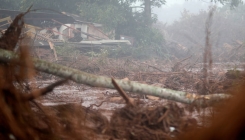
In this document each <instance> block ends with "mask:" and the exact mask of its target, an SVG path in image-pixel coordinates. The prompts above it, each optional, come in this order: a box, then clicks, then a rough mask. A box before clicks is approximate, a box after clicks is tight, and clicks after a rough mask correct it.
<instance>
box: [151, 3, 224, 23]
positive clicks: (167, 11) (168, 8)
mask: <svg viewBox="0 0 245 140" xmlns="http://www.w3.org/2000/svg"><path fill="white" fill-rule="evenodd" d="M210 5H217V6H219V7H221V6H222V5H221V4H218V3H216V4H214V3H212V2H205V1H200V0H189V1H186V0H167V1H166V4H165V5H163V6H162V7H160V8H154V9H153V13H154V14H156V15H157V17H158V20H159V21H161V22H164V23H167V24H168V25H169V24H172V23H173V22H174V21H175V20H178V19H179V18H180V16H181V12H182V11H183V10H184V9H186V10H188V11H189V12H190V13H193V14H196V13H198V12H199V11H200V10H208V7H209V6H210Z"/></svg>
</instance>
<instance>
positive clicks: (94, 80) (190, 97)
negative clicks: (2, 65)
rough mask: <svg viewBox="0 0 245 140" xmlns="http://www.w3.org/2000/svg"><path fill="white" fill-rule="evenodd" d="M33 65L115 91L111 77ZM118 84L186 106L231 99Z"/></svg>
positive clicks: (5, 54)
mask: <svg viewBox="0 0 245 140" xmlns="http://www.w3.org/2000/svg"><path fill="white" fill-rule="evenodd" d="M12 59H18V56H17V55H15V54H14V53H12V52H10V51H6V50H3V49H0V61H1V62H9V61H11V60H12ZM33 63H34V67H35V69H36V70H38V71H41V72H45V73H49V74H52V75H56V76H59V77H62V78H70V79H71V80H72V81H74V82H77V83H81V84H86V85H90V86H96V87H104V88H111V89H114V86H113V84H112V80H111V78H109V77H104V76H96V75H93V74H89V73H86V72H82V71H79V70H76V69H72V68H69V67H66V66H62V65H59V64H54V63H49V62H46V61H43V60H40V59H33ZM116 82H117V84H118V85H119V86H120V87H121V88H122V89H123V90H125V91H130V92H135V93H140V94H146V95H153V96H157V97H161V98H164V99H168V100H173V101H176V102H181V103H185V104H192V103H195V104H198V105H201V106H207V105H211V104H213V103H215V102H217V101H219V100H223V99H227V98H229V97H230V95H227V94H212V95H196V94H191V93H187V92H183V91H175V90H171V89H167V88H161V87H155V86H151V85H147V84H140V83H137V82H133V81H126V80H116Z"/></svg>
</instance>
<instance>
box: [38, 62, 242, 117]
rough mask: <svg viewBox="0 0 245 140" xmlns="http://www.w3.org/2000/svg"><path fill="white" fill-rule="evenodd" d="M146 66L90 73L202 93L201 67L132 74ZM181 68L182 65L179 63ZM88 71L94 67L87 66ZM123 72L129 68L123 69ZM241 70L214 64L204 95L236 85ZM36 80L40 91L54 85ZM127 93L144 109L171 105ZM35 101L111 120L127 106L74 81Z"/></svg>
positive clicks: (114, 93)
mask: <svg viewBox="0 0 245 140" xmlns="http://www.w3.org/2000/svg"><path fill="white" fill-rule="evenodd" d="M121 63H123V62H121ZM147 64H149V65H150V64H152V63H151V62H144V63H143V64H142V62H139V63H137V67H136V68H134V69H133V70H132V71H131V72H130V71H126V70H124V71H123V72H122V69H114V70H107V71H96V72H91V71H90V72H91V73H93V74H100V75H104V76H112V74H111V73H113V74H114V75H113V77H116V78H121V79H123V78H124V79H129V80H132V81H137V82H140V83H146V84H150V85H154V86H160V87H163V88H170V89H174V90H180V91H187V92H190V93H195V94H201V93H202V92H203V88H202V84H203V83H202V80H203V69H202V66H203V64H196V65H195V66H193V67H191V68H188V69H187V68H186V67H185V66H184V67H181V68H180V67H179V68H178V69H177V68H176V67H177V65H171V64H169V65H167V66H160V65H158V66H156V68H157V67H159V69H161V68H163V67H164V69H161V70H162V71H159V70H158V69H156V68H147V69H146V70H144V71H143V72H141V71H137V72H135V71H136V70H137V69H140V68H141V67H145V66H147ZM181 66H183V64H181ZM174 68H175V69H174ZM89 69H93V68H92V67H89ZM125 69H128V68H127V67H126V66H125ZM87 70H88V68H87ZM108 71H110V72H108ZM241 71H243V64H240V63H237V64H236V63H216V64H213V68H212V71H209V73H210V76H209V81H210V83H209V85H208V89H207V91H206V92H207V93H208V94H214V93H226V92H227V91H228V89H229V87H231V86H234V85H235V84H236V83H239V82H236V81H237V79H240V78H241V74H240V72H241ZM238 72H239V73H238ZM108 73H110V74H108ZM43 77H44V78H43ZM239 77H240V78H239ZM39 78H40V79H39V80H37V81H36V85H37V86H38V87H40V88H41V87H45V86H47V85H50V84H51V83H54V82H55V79H57V78H56V77H52V76H49V75H46V74H44V75H42V76H40V77H39ZM48 79H49V80H48ZM127 93H128V95H129V96H130V98H133V99H135V100H138V101H140V104H141V105H143V106H147V107H157V106H159V105H164V104H168V103H169V102H172V101H168V100H165V99H162V98H159V97H154V96H148V95H141V94H137V93H129V92H127ZM38 101H39V102H40V103H42V104H43V105H44V106H56V105H62V104H70V103H78V104H81V105H82V106H84V107H87V108H90V109H95V110H97V111H99V112H101V113H102V114H104V115H105V116H106V117H107V118H108V119H110V117H111V115H112V111H115V110H117V109H119V108H122V107H124V106H125V105H126V104H125V101H124V99H123V98H122V97H121V96H120V94H119V93H118V92H117V91H116V90H114V89H106V88H100V87H90V86H87V85H83V84H77V83H74V82H69V83H68V84H65V85H63V86H59V87H57V88H55V90H53V92H52V93H50V94H48V95H46V96H44V97H42V98H40V99H39V100H38ZM178 106H180V107H183V108H184V107H186V105H185V104H181V103H178ZM194 116H195V117H196V116H198V114H194ZM196 118H197V117H196Z"/></svg>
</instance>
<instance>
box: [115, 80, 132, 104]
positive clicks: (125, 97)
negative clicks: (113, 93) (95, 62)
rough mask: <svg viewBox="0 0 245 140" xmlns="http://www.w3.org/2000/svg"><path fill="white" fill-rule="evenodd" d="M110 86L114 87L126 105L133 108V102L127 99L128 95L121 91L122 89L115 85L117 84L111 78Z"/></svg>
mask: <svg viewBox="0 0 245 140" xmlns="http://www.w3.org/2000/svg"><path fill="white" fill-rule="evenodd" d="M111 82H112V84H113V85H114V86H115V88H116V89H117V91H118V92H119V94H120V95H121V96H122V97H123V99H124V100H125V101H126V103H127V104H129V105H131V106H134V101H133V100H132V99H130V98H129V97H128V95H127V94H126V93H125V92H124V91H123V89H122V88H121V87H120V86H119V85H118V84H117V82H116V81H115V80H114V79H113V78H111Z"/></svg>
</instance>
